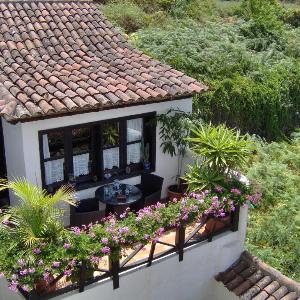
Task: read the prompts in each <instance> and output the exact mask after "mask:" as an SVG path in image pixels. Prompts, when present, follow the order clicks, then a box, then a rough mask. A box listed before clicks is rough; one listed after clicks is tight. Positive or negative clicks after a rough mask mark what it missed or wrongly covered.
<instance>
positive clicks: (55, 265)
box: [52, 261, 60, 268]
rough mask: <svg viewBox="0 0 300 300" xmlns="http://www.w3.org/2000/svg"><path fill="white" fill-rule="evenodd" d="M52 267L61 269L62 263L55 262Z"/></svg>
mask: <svg viewBox="0 0 300 300" xmlns="http://www.w3.org/2000/svg"><path fill="white" fill-rule="evenodd" d="M52 267H53V268H59V267H60V262H59V261H55V262H53V264H52Z"/></svg>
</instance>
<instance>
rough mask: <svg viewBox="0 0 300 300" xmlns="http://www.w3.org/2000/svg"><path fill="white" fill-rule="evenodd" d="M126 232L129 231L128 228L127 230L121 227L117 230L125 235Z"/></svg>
mask: <svg viewBox="0 0 300 300" xmlns="http://www.w3.org/2000/svg"><path fill="white" fill-rule="evenodd" d="M128 231H129V228H128V227H122V228H119V232H120V233H121V234H123V233H127V232H128Z"/></svg>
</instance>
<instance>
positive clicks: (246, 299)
mask: <svg viewBox="0 0 300 300" xmlns="http://www.w3.org/2000/svg"><path fill="white" fill-rule="evenodd" d="M216 280H217V281H220V282H222V283H223V284H224V285H225V287H226V288H227V289H228V290H230V291H232V292H233V293H234V294H235V295H237V296H239V297H240V298H241V299H243V300H266V299H268V300H300V284H299V283H297V282H296V281H294V280H291V279H290V278H288V277H286V276H284V275H283V274H281V273H280V272H279V271H277V270H275V269H274V268H272V267H270V266H268V265H267V264H265V263H263V262H262V261H261V260H260V259H258V258H257V257H254V256H252V255H251V254H250V253H248V252H247V251H245V252H243V253H242V255H241V256H240V258H239V259H238V260H237V261H236V262H235V263H234V264H233V265H232V266H231V267H230V268H228V269H227V270H226V271H225V272H222V273H220V274H218V275H217V276H216Z"/></svg>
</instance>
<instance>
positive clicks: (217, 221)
mask: <svg viewBox="0 0 300 300" xmlns="http://www.w3.org/2000/svg"><path fill="white" fill-rule="evenodd" d="M229 224H230V216H226V217H224V218H216V217H210V218H208V219H207V222H206V223H205V229H204V233H205V234H206V235H211V234H212V233H214V232H217V231H219V230H221V229H223V228H224V227H226V226H227V225H229Z"/></svg>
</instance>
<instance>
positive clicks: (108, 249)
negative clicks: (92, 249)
mask: <svg viewBox="0 0 300 300" xmlns="http://www.w3.org/2000/svg"><path fill="white" fill-rule="evenodd" d="M101 252H102V253H103V254H109V253H110V248H109V247H107V246H105V247H103V248H102V249H101Z"/></svg>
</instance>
